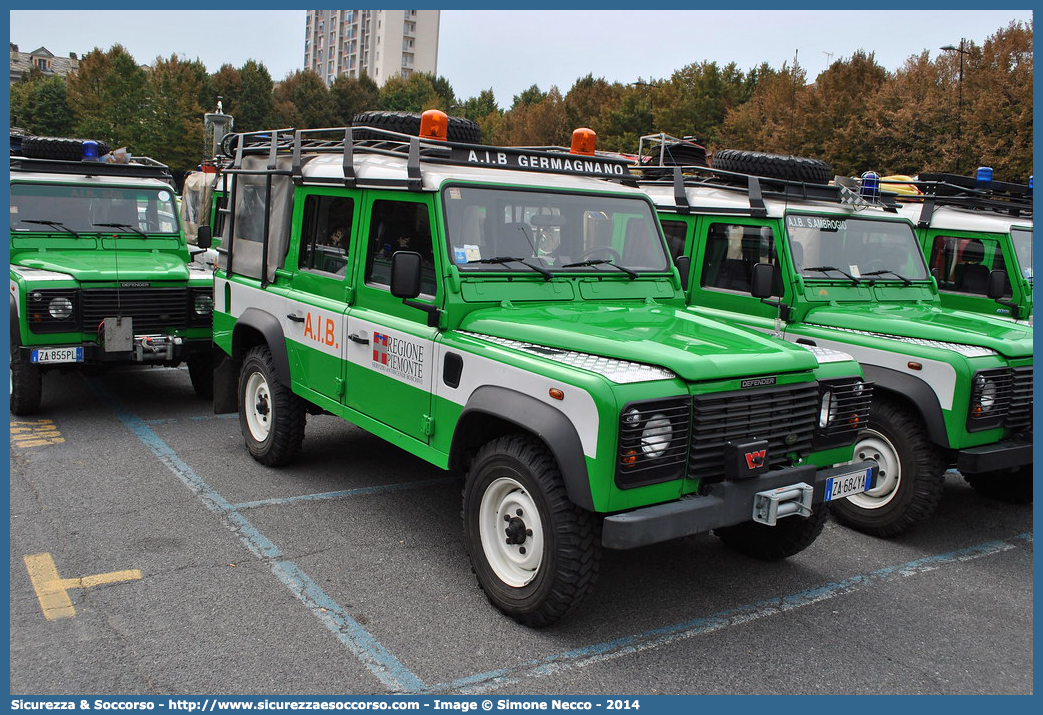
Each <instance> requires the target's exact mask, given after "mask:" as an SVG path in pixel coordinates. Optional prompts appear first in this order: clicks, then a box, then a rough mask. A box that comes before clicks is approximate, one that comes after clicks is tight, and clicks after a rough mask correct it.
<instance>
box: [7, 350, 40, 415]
mask: <svg viewBox="0 0 1043 715" xmlns="http://www.w3.org/2000/svg"><path fill="white" fill-rule="evenodd" d="M42 399H43V371H42V370H40V366H39V365H33V364H32V363H29V362H26V361H24V360H22V359H21V358H19V357H18V355H17V353H15V354H12V355H11V414H12V415H17V416H19V417H25V416H27V415H31V414H33V413H35V412H36V411H37V410H39V409H40V402H41V400H42Z"/></svg>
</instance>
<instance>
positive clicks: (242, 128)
mask: <svg viewBox="0 0 1043 715" xmlns="http://www.w3.org/2000/svg"><path fill="white" fill-rule="evenodd" d="M239 78H240V81H241V83H242V84H241V91H240V94H239V96H238V97H236V98H235V100H234V102H233V104H232V107H229V105H227V104H226V105H225V111H226V112H228V113H229V114H232V115H233V116H234V117H235V130H236V131H237V132H256V131H261V130H263V129H271V128H272V125H273V124H274V123H275V122H274V115H275V100H274V98H273V97H272V90H273V83H272V76H271V75H270V74H269V73H268V68H267V67H265V66H264V64H262V63H260V62H257V61H255V60H247V61H246V63H245V64H244V65H243V66H242V67H240V68H239Z"/></svg>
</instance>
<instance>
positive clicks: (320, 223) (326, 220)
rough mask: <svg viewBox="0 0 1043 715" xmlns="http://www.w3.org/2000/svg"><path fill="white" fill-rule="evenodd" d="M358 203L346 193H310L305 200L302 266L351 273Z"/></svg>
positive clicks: (340, 273)
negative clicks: (352, 237) (351, 246)
mask: <svg viewBox="0 0 1043 715" xmlns="http://www.w3.org/2000/svg"><path fill="white" fill-rule="evenodd" d="M354 211H355V203H354V201H352V200H351V199H349V198H346V197H343V196H309V197H307V198H306V199H305V201H304V224H303V226H302V228H301V252H300V259H299V261H298V266H299V267H300V268H301V269H303V270H312V271H321V272H323V273H333V274H335V275H338V276H342V275H344V274H345V273H346V272H347V267H348V251H349V246H350V244H351V229H352V217H353V216H354Z"/></svg>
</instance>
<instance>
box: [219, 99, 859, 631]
mask: <svg viewBox="0 0 1043 715" xmlns="http://www.w3.org/2000/svg"><path fill="white" fill-rule="evenodd" d="M426 116H429V117H433V119H431V120H430V121H431V122H433V123H434V125H435V129H437V127H438V126H439V123H440V124H441V126H443V127H444V128H445V129H446V130H447V132H446V133H443V134H441V135H437V136H431V135H430V131H433V130H430V129H424V128H421V130H420V132H419V136H418V135H417V134H416V133H405V132H396V131H390V130H388V129H386V126H387V125H386V124H385V123H384V122H382V121H381V117H380V115H371V116H367V117H366V118H364V119H363V120H362V121H364V122H366V123H368V124H369V126H365V127H362V126H355V127H353V128H343V129H336V130H307V131H292V130H278V131H269V132H264V133H259V134H241V135H238V139H236V147H235V151H234V154H235V158H234V161H233V162H232V166H231V167H229V168H227V169H225V170H224V172H223V174H224V176H225V177H229V179H230V181H229V182H228V186H227V191H228V196H229V207H228V209H225V211H227V214H228V215H227V216H226V217H225V219H226V220H225V224H224V225H225V228H226V231H225V234H224V235H223V236H222V237H221V244H220V248H219V249H218V250H219V254H220V257H219V264H218V270H217V271H216V274H215V310H214V338H215V342H216V344H217V346H218V347H219V348H220V350H221V351H222V353H223V356H224V360H223V362H221V363H220V364H219V365H218V367H217V370H216V373H215V409H216V410H218V411H219V412H232V411H235V410H236V409H238V410H239V419H240V424H241V427H242V432H243V436H244V438H245V442H246V446H247V448H248V449H249V451H250V453H251V454H252V455H253V457H254V458H255V459H256V460H257V461H258V462H260V463H262V464H265V465H273V466H274V465H281V464H285V463H287V462H289V461H290V460H291V459H293V457H294V456H295V455H296V454H297V453H298V452H299V450H301V448H302V441H303V439H304V433H305V423H306V420H307V419H308V416H309V415H316V414H322V413H329V414H332V415H336V416H338V417H340V418H342V419H344V420H347V421H349V422H351V423H352V424H354V425H357V426H359V427H361V428H363V429H365V430H368V431H369V432H372V433H373V434H375V435H378V436H380V437H382V438H384V439H386V440H387V441H389V442H391V443H392V444H393V445H396V446H398V447H400V448H401V449H404V450H406V451H408V452H410V453H412V454H414V455H416V456H418V457H420V458H422V459H424V460H426V461H428V462H430V463H432V464H434V465H436V466H438V467H441V468H443V469H458V470H460V471H461V472H463V473H464V474H465V475H466V476H465V479H464V487H463V522H464V530H465V537H466V543H467V548H468V550H469V555H470V558H471V562H472V565H473V568H474V571H475V573H476V575H477V578H478V582H479V583H480V585H481V587H482V588H483V589H484V591H485V593H486V595H487V596H488V598H489V600H490V601H491V602H492V603H493V604H494V605H495V606H497V607H498V608H499V609H501V610H502V611H503V612H505V613H506V614H508V615H510V616H511V617H513V618H515V619H516V620H518V621H519V622H522V623H525V624H528V625H534V626H539V625H545V624H548V623H551V622H553V621H555V620H557V619H558V618H560V617H561V616H563V615H564V614H565V613H567V612H568V611H570V610H571V609H572V608H573V607H575V605H576V604H577V603H578V602H579V601H580V599H581V598H582V597H583V596H584V594H586V593H587V592H588V591H589V590H590V588H591V586H592V584H593V582H594V579H595V576H596V575H597V573H598V563H599V554H600V552H601V550H602V548H604V547H608V548H616V549H625V548H631V547H637V546H641V545H645V544H651V543H655V542H660V541H664V540H668V539H672V538H677V537H681V536H684V535H689V534H697V533H703V532H708V531H711V530H713V531H715V532H716V534H717V535H718V536H719V537H720V538H721V539H722V540H723V541H724V543H726V544H727V545H729V546H731V547H733V548H735V549H737V550H739V551H741V552H744V553H746V554H750V555H753V556H755V557H759V558H762V559H776V558H783V557H786V556H789V555H792V554H795V553H797V552H799V551H801V550H802V549H804V548H805V547H807V546H808V545H809V544H810V543H811V542H812V541H813V540H814V539H815V537H816V536H817V535H818V534H819V532H820V531H821V529H822V526H823V519H824V518H825V517H824V514H825V512H826V510H825V509H824V508H823V506H822V504H823V502H824V501H830V500H834V499H840V498H843V497H845V496H847V495H849V494H858V493H860V492H862V491H863V490H864V489H866V488H867V487H871V486H872V483H873V478H874V475H875V472H874V470H875V467H876V465H875V463H874V462H873V461H871V460H856V461H855V462H854V463H851V464H848V465H847V466H842V467H834V466H833V465H836V464H838V463H840V464H846V463H848V462H850V461H851V460H852V454H853V452H852V445H853V443H854V440H855V436H856V434H857V433H858V429H859V427H860V425H862V424H864V421H865V419H866V417H867V413H868V407H869V403H870V399H871V390H872V386H871V385H870V384H867V383H866V382H864V381H863V379H862V375H861V372H860V370H859V368H858V365H857V363H855V362H854V361H852V360H851V358H850V356H848V355H846V354H844V353H842V352H839V351H835V350H831V349H828V348H815V347H803V346H798V345H793V344H790V343H787V342H785V341H782V340H777V339H774V338H770V337H768V336H763V335H759V334H757V333H756V332H754V331H750V330H748V329H745V328H740V327H734V326H731V325H727V324H725V323H722V322H717V321H714V320H710V319H706V318H703V317H700V316H697V315H695V314H693V313H691V312H689V311H687V310H686V309H685V302H684V295H683V293H682V292H681V289H680V280H679V277H678V274H677V272H676V270H675V269H674V267H673V264H672V263H671V261H670V257H669V255H668V253H667V250H666V246H665V243H664V241H663V236H662V233H661V230H660V227H659V223H658V221H657V220H656V217H655V213H654V207H653V206H652V204H651V202H650V201H649V200H648V198H647V197H646V196H645V195H644V194H642V193H641V192H640V191H639V190H637V189H636V188H633V187H627V186H624V185H622V184H621V183H620V182H621V181H624V180H628V174H629V169H628V164H627V162H625V161H621V160H618V159H611V158H605V157H602V156H600V155H596V154H595V153H594V152H593V151H590V152H589V153H585V154H577V153H569V152H568V151H567V150H561V151H556V150H529V149H519V148H502V147H491V146H481V145H479V144H477V143H474V142H476V141H477V128H476V127H474V126H473V125H472V126H468V125H470V124H471V123H467V124H461V123H460V122H455V123H454V122H453V121H452V120H453V119H455V118H448V117H446V116H445V115H444V114H441V113H437V112H436V113H434V114H433V115H430V114H429V115H426ZM358 121H359V120H356V123H358ZM426 121H429V120H425V122H426ZM446 125H447V126H446ZM395 126H396V127H397V126H398V125H395ZM426 126H427V125H426V124H425V127H426ZM470 130H473V132H472V131H470ZM446 135H448V137H447V138H446ZM421 137H422V138H421ZM439 137H440V138H439ZM461 139H462V141H461ZM606 177H610V178H611V179H613V181H611V182H607V181H605V180H604V179H605V178H606ZM223 190H224V189H223Z"/></svg>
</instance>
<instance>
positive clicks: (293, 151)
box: [227, 126, 631, 190]
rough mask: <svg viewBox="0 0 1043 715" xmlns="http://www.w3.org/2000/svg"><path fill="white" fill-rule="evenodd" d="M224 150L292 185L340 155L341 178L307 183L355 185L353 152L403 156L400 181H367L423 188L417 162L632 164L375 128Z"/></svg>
mask: <svg viewBox="0 0 1043 715" xmlns="http://www.w3.org/2000/svg"><path fill="white" fill-rule="evenodd" d="M234 136H235V137H236V139H234V140H230V142H229V144H228V146H227V148H228V149H229V150H232V151H233V153H234V158H233V160H232V166H231V167H230V168H229V169H228V170H227V171H229V172H230V173H233V174H234V173H261V174H263V173H269V172H273V173H289V174H290V176H292V178H293V180H294V182H295V183H303V182H304V175H303V168H304V165H305V164H306V163H307V162H308V161H309V160H310V158H313V157H314V156H316V155H319V154H340V155H341V156H342V157H343V161H342V164H341V166H342V167H343V169H342V176H341V177H340V178H328V177H309V178H308V180H307V181H308V183H337V184H344V185H346V186H355V185H357V183H358V182H359V178H358V176H357V174H356V171H355V155H356V154H377V155H383V156H394V157H399V158H405V159H406V176H405V177H403V178H401V179H367V180H366V183H367V185H374V186H389V185H405V186H406V187H407V188H409V189H412V190H419V189H420V188H421V164H422V163H424V164H437V165H450V166H480V167H485V168H489V169H504V170H509V171H538V172H544V173H553V174H568V175H573V176H590V177H595V178H601V179H615V180H626V179H627V178H629V177H630V165H631V162H630V161H629V160H627V159H626V158H624V157H621V156H618V155H612V154H607V153H597V154H595V155H594V156H587V155H580V154H572V153H569V151H568V150H567V149H565V148H563V147H494V146H486V145H483V144H469V143H464V142H453V141H440V140H433V139H425V138H421V137H418V136H415V135H409V134H402V133H399V132H394V131H391V130H388V129H381V128H378V127H368V126H357V127H327V128H322V129H292V128H287V129H275V130H269V131H258V132H248V133H240V134H236V135H234ZM264 154H267V156H268V164H267V168H266V169H264V170H253V171H247V170H244V169H243V157H244V156H248V155H264ZM287 155H288V156H291V157H292V161H291V169H290V170H289V172H286V171H285V170H282V171H280V170H278V168H277V165H278V162H277V158H278V157H279V156H287Z"/></svg>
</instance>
